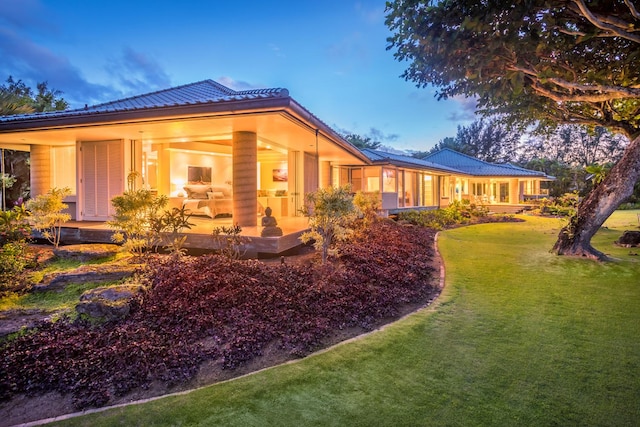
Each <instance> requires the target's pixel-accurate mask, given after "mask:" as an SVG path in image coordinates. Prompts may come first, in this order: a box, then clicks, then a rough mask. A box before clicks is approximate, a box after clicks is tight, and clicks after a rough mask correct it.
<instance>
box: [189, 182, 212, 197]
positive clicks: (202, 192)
mask: <svg viewBox="0 0 640 427" xmlns="http://www.w3.org/2000/svg"><path fill="white" fill-rule="evenodd" d="M184 191H186V192H187V199H206V198H207V192H209V191H211V186H209V185H185V186H184Z"/></svg>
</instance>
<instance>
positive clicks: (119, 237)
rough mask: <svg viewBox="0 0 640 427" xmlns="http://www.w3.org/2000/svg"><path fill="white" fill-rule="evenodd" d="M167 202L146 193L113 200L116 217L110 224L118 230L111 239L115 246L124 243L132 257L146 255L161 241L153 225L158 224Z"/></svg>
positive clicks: (162, 198)
mask: <svg viewBox="0 0 640 427" xmlns="http://www.w3.org/2000/svg"><path fill="white" fill-rule="evenodd" d="M167 202H168V199H167V197H166V196H159V197H158V196H156V195H155V194H154V193H152V192H151V191H150V190H146V189H139V190H128V191H125V192H124V193H123V194H122V195H121V196H116V197H114V198H113V199H111V204H112V205H113V207H114V208H115V214H114V215H113V219H112V220H111V221H108V222H107V224H108V225H109V226H110V227H112V228H115V229H116V232H115V233H114V234H113V236H112V237H111V239H112V240H113V241H114V242H115V243H118V244H120V243H122V245H123V247H124V248H125V249H126V250H128V251H129V252H131V253H132V254H133V255H138V256H139V255H142V254H144V252H145V251H146V250H147V249H148V248H151V247H153V246H155V245H156V243H157V241H158V233H157V231H156V230H155V229H153V228H152V223H153V222H154V221H157V220H158V217H159V215H160V212H161V211H162V209H163V208H164V207H165V206H166V204H167Z"/></svg>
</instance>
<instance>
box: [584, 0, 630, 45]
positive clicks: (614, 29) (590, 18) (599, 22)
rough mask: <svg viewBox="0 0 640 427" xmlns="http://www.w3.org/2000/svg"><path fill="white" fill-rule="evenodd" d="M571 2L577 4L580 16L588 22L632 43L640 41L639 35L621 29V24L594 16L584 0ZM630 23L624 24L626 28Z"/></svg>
mask: <svg viewBox="0 0 640 427" xmlns="http://www.w3.org/2000/svg"><path fill="white" fill-rule="evenodd" d="M573 2H574V3H575V4H576V5H577V6H578V9H580V12H581V13H582V16H584V17H585V18H586V19H587V20H588V21H589V22H591V23H592V24H593V25H595V26H596V27H597V28H600V29H601V30H605V31H609V32H612V33H614V34H616V35H617V36H619V37H622V38H624V39H627V40H629V41H632V42H634V43H640V35H637V34H633V33H631V32H629V31H627V30H626V29H623V27H622V26H621V25H612V24H608V23H605V22H603V20H601V19H599V18H598V17H596V16H595V15H594V14H593V13H592V12H591V11H590V10H589V8H587V5H585V4H584V0H573ZM630 27H631V25H628V24H627V26H626V28H630Z"/></svg>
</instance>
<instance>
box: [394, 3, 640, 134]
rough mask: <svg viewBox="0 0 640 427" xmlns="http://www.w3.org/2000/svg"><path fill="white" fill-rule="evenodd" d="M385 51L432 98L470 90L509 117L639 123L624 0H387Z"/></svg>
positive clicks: (634, 41) (639, 85)
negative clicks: (430, 90) (433, 92)
mask: <svg viewBox="0 0 640 427" xmlns="http://www.w3.org/2000/svg"><path fill="white" fill-rule="evenodd" d="M387 12H388V14H387V17H386V24H387V25H388V26H389V28H390V29H391V31H392V32H393V36H392V37H390V38H389V39H388V41H389V46H388V49H395V50H396V52H395V54H394V56H395V57H396V58H397V59H398V60H401V61H409V62H410V63H409V66H408V68H407V69H406V70H405V72H404V73H403V77H404V78H405V79H407V80H411V81H414V82H416V83H417V84H418V85H419V86H427V85H429V84H433V85H435V86H436V87H438V92H437V96H438V97H439V98H449V97H452V96H456V95H464V96H476V97H477V98H478V107H479V109H480V111H481V112H483V113H485V114H506V115H507V117H508V118H510V119H512V120H516V121H517V122H519V123H532V122H536V123H539V124H542V125H551V126H555V124H557V123H559V122H561V123H572V124H587V125H601V126H605V127H608V128H610V129H612V130H616V131H618V132H622V133H624V134H626V135H627V136H629V137H635V136H636V134H637V133H638V129H639V128H640V126H639V125H640V68H638V67H637V64H638V60H639V59H640V57H639V54H640V52H639V51H638V44H639V43H640V29H639V28H638V24H639V22H638V21H639V20H640V14H639V13H638V11H637V10H636V9H635V7H634V6H633V4H632V3H631V1H629V0H618V1H608V2H590V5H589V6H588V7H587V5H586V4H585V2H584V1H583V0H552V1H549V0H514V1H511V2H504V1H501V0H489V1H482V2H479V1H473V0H465V1H458V0H456V1H450V0H444V1H429V0H422V1H421V0H397V1H395V2H390V3H388V6H387Z"/></svg>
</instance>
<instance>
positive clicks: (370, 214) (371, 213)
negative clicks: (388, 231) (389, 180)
mask: <svg viewBox="0 0 640 427" xmlns="http://www.w3.org/2000/svg"><path fill="white" fill-rule="evenodd" d="M353 204H354V205H355V207H356V209H357V210H358V211H359V215H360V216H362V219H363V226H364V227H368V226H369V225H371V223H372V222H373V221H375V220H376V218H377V217H378V211H379V210H380V207H381V206H382V203H381V201H380V193H379V192H377V191H374V192H364V191H358V192H356V194H355V195H354V196H353Z"/></svg>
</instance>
